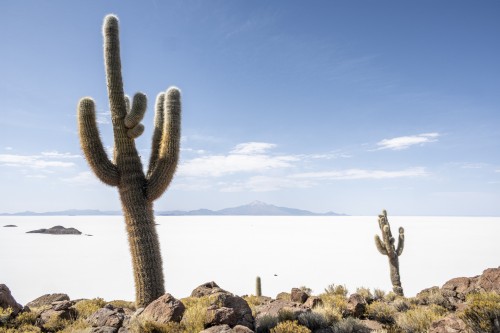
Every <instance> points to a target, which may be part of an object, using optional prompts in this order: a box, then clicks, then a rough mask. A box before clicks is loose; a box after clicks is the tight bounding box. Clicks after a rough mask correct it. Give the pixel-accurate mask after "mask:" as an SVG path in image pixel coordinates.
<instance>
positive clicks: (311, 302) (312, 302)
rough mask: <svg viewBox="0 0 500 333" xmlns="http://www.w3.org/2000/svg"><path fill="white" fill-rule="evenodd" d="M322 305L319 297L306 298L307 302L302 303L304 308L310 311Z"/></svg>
mask: <svg viewBox="0 0 500 333" xmlns="http://www.w3.org/2000/svg"><path fill="white" fill-rule="evenodd" d="M322 304H323V301H322V300H321V298H320V297H318V296H309V297H308V298H307V301H306V302H305V303H304V306H306V307H308V308H310V309H314V308H315V307H317V306H320V305H322Z"/></svg>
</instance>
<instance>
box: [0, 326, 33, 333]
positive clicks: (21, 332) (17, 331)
mask: <svg viewBox="0 0 500 333" xmlns="http://www.w3.org/2000/svg"><path fill="white" fill-rule="evenodd" d="M41 332H42V330H41V329H40V328H39V327H36V326H33V325H22V326H18V327H16V328H7V327H0V333H41Z"/></svg>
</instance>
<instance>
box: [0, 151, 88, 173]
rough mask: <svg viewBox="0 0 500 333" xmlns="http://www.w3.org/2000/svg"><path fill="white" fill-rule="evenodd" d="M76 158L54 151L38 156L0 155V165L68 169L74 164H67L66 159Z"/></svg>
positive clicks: (76, 156) (75, 156)
mask: <svg viewBox="0 0 500 333" xmlns="http://www.w3.org/2000/svg"><path fill="white" fill-rule="evenodd" d="M78 157H80V156H79V155H73V154H69V153H59V152H56V151H52V152H42V153H41V154H40V155H16V154H0V165H3V166H9V167H22V168H31V169H47V168H69V167H72V166H74V165H75V163H73V162H68V161H67V159H70V158H78Z"/></svg>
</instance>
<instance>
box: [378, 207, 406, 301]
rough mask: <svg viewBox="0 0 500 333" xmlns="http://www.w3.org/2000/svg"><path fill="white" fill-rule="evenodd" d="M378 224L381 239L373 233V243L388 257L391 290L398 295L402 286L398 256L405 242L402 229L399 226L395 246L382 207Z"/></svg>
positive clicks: (401, 290)
mask: <svg viewBox="0 0 500 333" xmlns="http://www.w3.org/2000/svg"><path fill="white" fill-rule="evenodd" d="M378 225H379V227H380V230H381V231H382V239H383V241H382V240H381V239H380V237H379V236H378V235H375V245H376V246H377V249H378V251H379V252H380V253H381V254H383V255H386V256H387V257H388V258H389V269H390V273H391V282H392V290H393V291H394V293H396V294H397V295H400V296H404V295H403V287H402V286H401V277H400V275H399V259H398V258H399V256H400V255H401V254H402V253H403V248H404V244H405V234H404V232H405V231H404V229H403V228H402V227H399V239H398V245H397V247H396V246H395V245H394V243H395V239H394V237H392V233H391V226H390V225H389V220H388V219H387V211H386V210H385V209H384V210H383V211H382V214H381V215H379V216H378Z"/></svg>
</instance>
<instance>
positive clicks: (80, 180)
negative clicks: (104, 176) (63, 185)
mask: <svg viewBox="0 0 500 333" xmlns="http://www.w3.org/2000/svg"><path fill="white" fill-rule="evenodd" d="M61 180H62V181H64V182H68V183H71V184H74V185H95V184H98V183H99V181H98V180H97V177H96V176H95V175H94V174H93V173H92V172H91V171H82V172H79V173H78V174H77V175H76V176H73V177H68V178H61Z"/></svg>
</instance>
